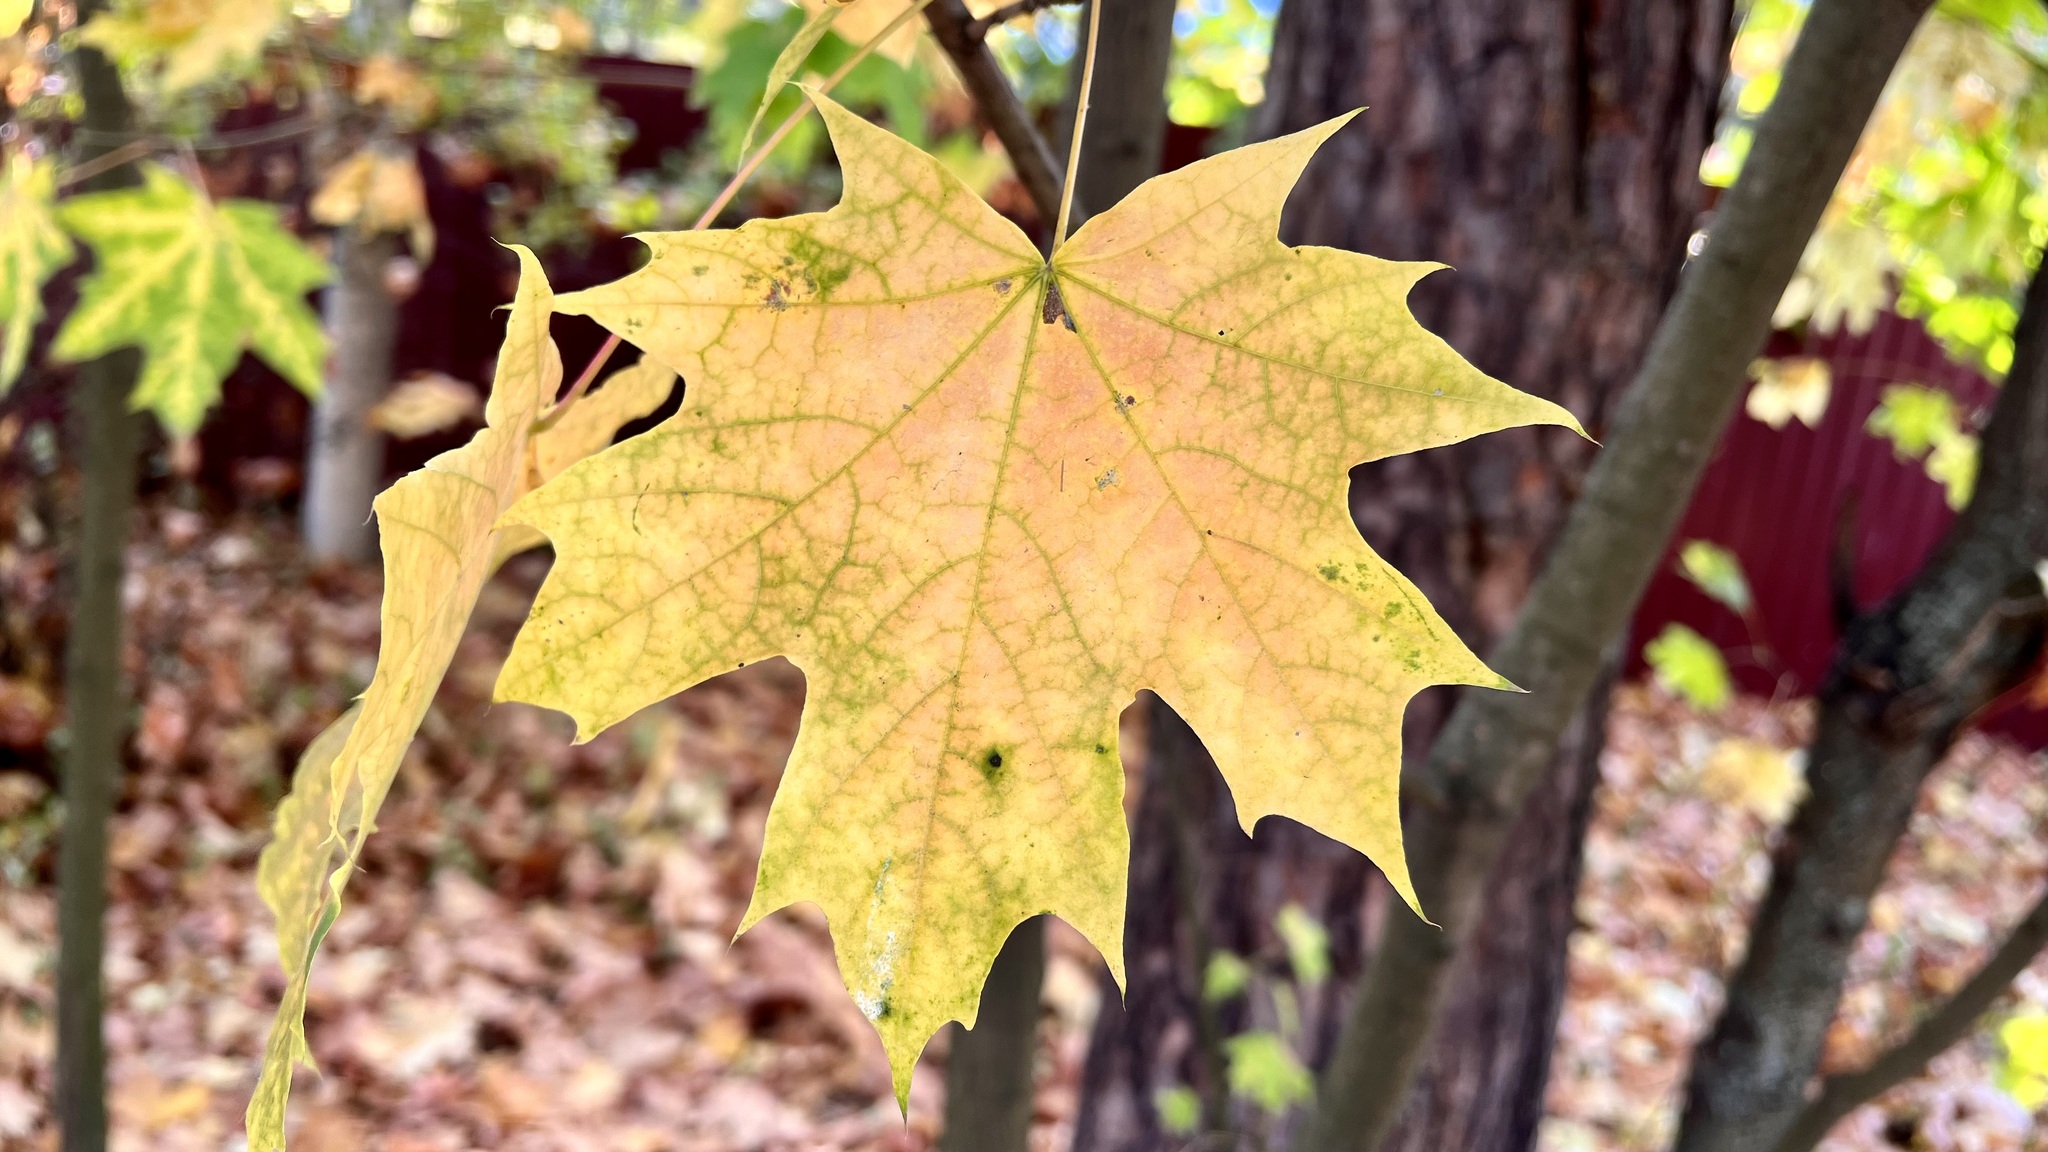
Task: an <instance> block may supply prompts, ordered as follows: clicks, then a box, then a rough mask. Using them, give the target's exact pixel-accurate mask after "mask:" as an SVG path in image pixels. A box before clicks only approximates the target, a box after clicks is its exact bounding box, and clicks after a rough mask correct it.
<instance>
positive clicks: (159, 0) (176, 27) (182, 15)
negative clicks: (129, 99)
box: [79, 0, 290, 93]
mask: <svg viewBox="0 0 2048 1152" xmlns="http://www.w3.org/2000/svg"><path fill="white" fill-rule="evenodd" d="M289 11H290V5H289V4H288V3H287V2H286V0H175V2H172V0H120V2H119V3H116V4H115V5H114V6H113V8H112V9H110V10H108V11H104V12H101V13H100V14H99V15H97V16H95V17H93V18H92V19H91V20H88V21H86V23H85V26H84V27H83V28H81V29H79V38H80V39H82V40H83V41H85V42H86V43H87V44H91V45H93V46H94V47H96V48H99V49H100V50H101V51H103V52H105V53H106V54H107V55H109V56H111V57H113V58H114V59H115V60H117V61H119V62H120V63H121V64H122V66H123V67H127V68H135V69H140V70H143V71H145V72H148V73H150V74H151V75H152V76H153V78H154V81H155V85H156V87H157V88H158V89H159V90H160V91H162V92H164V93H172V92H178V91H181V90H183V89H186V88H190V87H191V86H192V85H194V84H198V83H200V82H201V81H205V80H215V79H220V78H223V77H228V76H232V75H233V74H235V73H236V72H238V71H240V70H242V69H244V68H246V67H248V66H249V65H251V64H253V63H255V62H256V60H257V59H258V57H259V55H260V54H261V52H262V50H263V43H264V41H266V40H268V39H269V38H270V34H271V33H272V32H273V31H275V30H276V29H277V27H278V25H279V24H280V23H282V22H283V20H284V18H285V16H286V15H287V14H288V13H289Z"/></svg>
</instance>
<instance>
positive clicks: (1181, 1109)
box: [1152, 1084, 1202, 1137]
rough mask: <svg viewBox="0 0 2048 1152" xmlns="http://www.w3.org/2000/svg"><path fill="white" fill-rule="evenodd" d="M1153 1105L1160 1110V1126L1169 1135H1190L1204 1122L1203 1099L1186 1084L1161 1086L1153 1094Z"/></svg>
mask: <svg viewBox="0 0 2048 1152" xmlns="http://www.w3.org/2000/svg"><path fill="white" fill-rule="evenodd" d="M1152 1107H1153V1108H1155V1109H1157V1110H1158V1112H1159V1126H1160V1127H1161V1128H1164V1129H1166V1133H1167V1135H1169V1136H1180V1137H1188V1136H1193V1135H1194V1134H1195V1130H1196V1129H1197V1128H1199V1127H1201V1124H1202V1101H1201V1099H1200V1098H1199V1097H1197V1096H1196V1095H1195V1090H1194V1089H1192V1088H1190V1087H1188V1086H1187V1085H1185V1084H1175V1085H1173V1086H1172V1087H1170V1088H1161V1089H1160V1090H1159V1091H1157V1092H1154V1093H1153V1094H1152Z"/></svg>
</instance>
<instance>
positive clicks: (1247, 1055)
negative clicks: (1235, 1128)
mask: <svg viewBox="0 0 2048 1152" xmlns="http://www.w3.org/2000/svg"><path fill="white" fill-rule="evenodd" d="M1223 1054H1224V1056H1225V1057H1226V1058H1227V1059H1228V1061H1229V1070H1228V1078H1229V1080H1230V1091H1231V1094H1232V1095H1234V1096H1242V1097H1244V1098H1245V1099H1247V1100H1250V1101H1251V1102H1252V1103H1254V1104H1257V1105H1258V1106H1259V1107H1261V1108H1263V1109H1265V1110H1266V1111H1268V1112H1279V1111H1282V1110H1284V1109H1286V1108H1287V1107H1288V1106H1290V1105H1293V1104H1299V1103H1301V1102H1302V1101H1304V1100H1307V1099H1308V1098H1309V1097H1311V1096H1313V1095H1315V1090H1316V1085H1315V1080H1314V1078H1313V1077H1311V1076H1310V1075H1309V1073H1308V1069H1306V1068H1304V1067H1302V1066H1301V1061H1300V1060H1298V1059H1296V1058H1295V1055H1294V1051H1293V1050H1292V1049H1290V1048H1288V1047H1287V1042H1286V1041H1285V1040H1282V1039H1281V1038H1280V1037H1279V1036H1278V1035H1276V1034H1274V1033H1272V1032H1246V1033H1244V1034H1243V1035H1241V1036H1232V1037H1231V1038H1230V1039H1228V1040H1225V1041H1224V1042H1223Z"/></svg>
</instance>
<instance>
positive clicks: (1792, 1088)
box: [1677, 275, 2048, 1152]
mask: <svg viewBox="0 0 2048 1152" xmlns="http://www.w3.org/2000/svg"><path fill="white" fill-rule="evenodd" d="M1981 451H1982V460H1983V465H1982V467H1983V471H1982V472H1981V474H1980V475H1979V478H1978V485H1977V491H1976V495H1975V497H1974V498H1973V499H1972V500H1971V501H1970V506H1969V507H1968V508H1966V509H1964V510H1963V514H1962V515H1961V516H1960V517H1958V518H1957V519H1956V522H1955V524H1954V525H1953V526H1952V527H1951V528H1950V529H1949V532H1948V535H1947V536H1946V537H1944V538H1943V540H1942V543H1941V546H1940V547H1939V548H1938V549H1937V551H1936V552H1935V554H1934V556H1933V558H1932V559H1930V560H1929V561H1928V562H1927V565H1926V567H1924V568H1922V569H1921V571H1920V574H1919V575H1918V576H1916V577H1915V578H1914V580H1913V582H1912V583H1911V584H1910V585H1908V586H1907V587H1906V588H1905V589H1904V590H1903V591H1901V592H1900V593H1899V594H1898V595H1896V596H1894V597H1893V598H1892V599H1891V601H1890V602H1888V603H1886V604H1885V605H1883V606H1882V607H1880V608H1878V609H1877V610H1875V611H1873V612H1870V613H1867V614H1865V615H1864V616H1862V617H1860V618H1858V619H1857V620H1856V621H1855V622H1854V623H1852V624H1851V625H1850V626H1849V628H1848V630H1847V632H1846V634H1845V635H1844V636H1843V637H1842V642H1841V644H1840V646H1839V647H1838V648H1837V649H1836V653H1835V661H1834V666H1833V667H1832V668H1831V669H1830V670H1829V672H1828V676H1827V679H1826V680H1825V681H1824V682H1823V683H1822V685H1821V690H1820V720H1819V722H1818V724H1817V726H1816V729H1815V733H1814V740H1813V747H1812V750H1811V755H1810V756H1809V757H1808V763H1809V764H1810V765H1811V767H1810V768H1809V769H1808V771H1807V783H1808V786H1809V788H1810V791H1809V793H1808V796H1807V798H1806V801H1805V802H1804V803H1803V804H1801V805H1800V808H1799V811H1798V813H1797V814H1795V815H1794V817H1793V819H1792V823H1791V825H1790V826H1789V827H1788V828H1787V829H1786V832H1785V838H1784V840H1783V842H1782V843H1781V844H1780V846H1779V849H1778V852H1777V859H1776V867H1775V868H1774V870H1773V872H1772V875H1771V886H1770V889H1769V890H1768V892H1767V893H1766V894H1765V896H1764V902H1763V904H1762V906H1761V907H1760V908H1759V909H1758V910H1757V915H1756V918H1755V920H1754V922H1753V924H1752V927H1751V935H1750V944H1749V953H1748V955H1747V956H1746V957H1745V958H1744V960H1743V963H1742V966H1741V968H1740V969H1739V970H1738V971H1737V972H1736V975H1735V979H1734V982H1733V983H1732V984H1731V985H1730V986H1729V989H1728V1002H1727V1006H1726V1007H1725V1008H1724V1009H1723V1010H1722V1014H1721V1019H1720V1021H1719V1022H1718V1023H1717V1024H1716V1025H1715V1027H1714V1031H1713V1034H1712V1035H1711V1036H1710V1037H1709V1038H1708V1040H1707V1042H1706V1043H1705V1044H1704V1045H1702V1046H1701V1048H1700V1050H1699V1054H1698V1057H1697V1058H1696V1060H1695V1062H1694V1065H1693V1072H1692V1082H1691V1085H1690V1088H1689V1091H1688V1094H1687V1101H1686V1110H1685V1116H1684V1120H1683V1122H1682V1124H1681V1126H1680V1129H1679V1138H1678V1143H1677V1148H1678V1150H1679V1152H1751V1150H1753V1149H1759V1148H1763V1149H1769V1148H1774V1147H1776V1146H1778V1144H1779V1142H1780V1141H1781V1140H1783V1139H1784V1138H1785V1137H1786V1135H1787V1133H1788V1132H1790V1131H1791V1130H1792V1129H1793V1127H1794V1126H1795V1124H1796V1123H1797V1122H1798V1121H1799V1119H1800V1116H1801V1114H1802V1113H1804V1112H1805V1111H1806V1110H1807V1088H1808V1086H1809V1084H1810V1083H1811V1081H1812V1078H1813V1076H1814V1074H1815V1072H1816V1071H1817V1069H1818V1067H1819V1064H1820V1054H1821V1047H1822V1044H1823V1042H1824V1041H1825V1039H1826V1036H1827V1029H1828V1024H1829V1022H1830V1021H1831V1020H1832V1019H1833V1018H1834V1014H1835V1005H1836V1003H1837V1002H1838V1001H1839V1000H1840V998H1841V991H1842V977H1843V973H1844V972H1845V971H1846V969H1847V966H1848V962H1849V953H1850V951H1851V950H1852V949H1853V948H1854V947H1855V944H1856V938H1857V936H1858V934H1859V933H1860V932H1861V931H1862V930H1863V924H1864V920H1865V918H1866V914H1867V912H1868V910H1869V907H1870V898H1871V896H1872V895H1873V894H1874V893H1875V892H1876V890H1877V886H1878V882H1879V881H1880V880H1882V879H1883V877H1884V868H1885V863H1886V861H1887V860H1889V859H1890V857H1891V854H1892V850H1893V848H1894V847H1895V846H1896V845H1897V843H1898V839H1899V837H1900V836H1901V835H1903V834H1904V832H1905V830H1906V824H1907V821H1908V820H1909V819H1910V818H1911V816H1912V814H1913V804H1914V801H1915V799H1916V798H1917V797H1918V796H1919V793H1920V785H1921V782H1922V781H1924V780H1925V779H1926V777H1927V773H1928V772H1929V771H1931V770H1932V769H1933V767H1934V765H1935V764H1936V763H1938V762H1939V761H1940V759H1941V757H1942V755H1943V753H1945V752H1946V751H1947V750H1948V747H1949V745H1950V744H1951V743H1952V742H1953V741H1954V739H1955V735H1956V732H1957V730H1958V729H1959V728H1960V727H1961V726H1962V725H1963V724H1964V723H1965V722H1966V721H1967V720H1968V719H1969V718H1970V716H1971V715H1972V714H1973V713H1975V712H1977V711H1978V710H1979V709H1981V708H1983V707H1984V706H1985V705H1986V704H1988V703H1990V702H1991V701H1992V700H1993V699H1995V698H1997V696H1998V695H1999V694H2000V693H2002V692H2004V691H2005V690H2007V689H2008V688H2010V687H2012V686H2013V685H2015V684H2017V683H2018V682H2019V681H2020V680H2021V678H2022V677H2024V676H2025V675H2026V673H2027V672H2028V671H2029V670H2030V669H2031V668H2032V667H2033V665H2034V662H2035V661H2036V660H2037V659H2038V658H2039V656H2040V652H2041V647H2042V643H2043V638H2044V634H2048V598H2044V596H2043V594H2042V585H2041V577H2040V575H2039V574H2038V573H2037V571H2036V569H2035V567H2034V566H2035V564H2037V563H2038V562H2039V561H2040V559H2041V557H2043V556H2048V276H2043V275H2037V276H2036V277H2035V278H2034V282H2033V284H2032V286H2031V287H2029V289H2028V290H2027V303H2026V308H2025V310H2024V311H2023V312H2022V314H2021V317H2020V328H2019V332H2018V338H2017V341H2016V348H2015V355H2014V357H2013V372H2012V374H2011V375H2010V376H2009V377H2007V379H2006V382H2005V386H2004V388H2003V389H2002V390H2001V391H2000V394H1999V397H1998V401H1997V403H1996V405H1995V406H1994V407H1993V408H1992V413H1991V422H1990V424H1989V425H1988V426H1987V427H1986V428H1985V430H1984V436H1983V441H1982V447H1981ZM1805 1142H1806V1143H1807V1144H1810V1143H1811V1139H1807V1140H1806V1141H1805Z"/></svg>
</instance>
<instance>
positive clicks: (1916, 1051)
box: [1777, 893, 2048, 1152]
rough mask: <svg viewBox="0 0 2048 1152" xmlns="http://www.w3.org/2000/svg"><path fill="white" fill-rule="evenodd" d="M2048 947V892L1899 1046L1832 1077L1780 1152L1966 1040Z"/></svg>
mask: <svg viewBox="0 0 2048 1152" xmlns="http://www.w3.org/2000/svg"><path fill="white" fill-rule="evenodd" d="M2043 947H2048V893H2044V894H2043V895H2042V897H2041V898H2040V900H2038V901H2036V902H2035V904H2034V906H2033V908H2031V909H2029V910H2028V912H2027V915H2026V917H2025V918H2024V919H2022V920H2021V921H2020V922H2019V923H2018V924H2016V925H2014V926H2013V930H2012V933H2011V935H2009V936H2007V937H2006V938H2005V943H2003V944H2001V945H1999V946H1998V951H1997V952H1995V953H1993V954H1992V956H1991V959H1990V960H1988V961H1986V962H1985V964H1984V967H1982V968H1979V969H1978V970H1977V974H1976V975H1975V976H1972V977H1970V979H1969V982H1968V983H1966V984H1964V985H1963V986H1962V988H1961V989H1959V990H1958V991H1957V992H1956V994H1955V995H1953V996H1951V997H1949V998H1948V1000H1947V1001H1946V1002H1945V1003H1943V1004H1942V1005H1941V1007H1939V1008H1936V1009H1935V1010H1934V1011H1933V1012H1931V1013H1929V1014H1928V1015H1927V1017H1926V1018H1925V1019H1923V1020H1921V1021H1920V1026H1919V1027H1917V1028H1915V1029H1913V1034H1912V1035H1910V1036H1908V1037H1906V1038H1905V1039H1904V1040H1902V1041H1900V1042H1899V1044H1898V1046H1897V1047H1895V1048H1893V1049H1891V1050H1890V1051H1888V1052H1886V1053H1885V1054H1884V1055H1882V1056H1879V1057H1878V1058H1877V1059H1876V1060H1873V1061H1871V1063H1870V1067H1868V1068H1865V1069H1863V1070H1862V1071H1860V1072H1850V1073H1846V1074H1844V1075H1840V1076H1830V1077H1828V1078H1827V1079H1826V1080H1825V1081H1823V1082H1822V1085H1821V1092H1820V1095H1819V1096H1818V1097H1816V1098H1815V1099H1814V1101H1813V1102H1812V1103H1811V1104H1808V1105H1807V1106H1806V1111H1804V1112H1802V1113H1800V1115H1799V1119H1798V1120H1797V1121H1795V1122H1794V1123H1793V1125H1792V1128H1791V1131H1789V1132H1787V1133H1786V1135H1785V1139H1784V1140H1782V1141H1780V1142H1779V1144H1778V1149H1777V1152H1807V1150H1808V1149H1810V1148H1812V1147H1813V1146H1814V1145H1816V1144H1818V1143H1820V1142H1821V1140H1822V1138H1824V1137H1825V1136H1827V1134H1828V1130H1829V1129H1830V1128H1833V1127H1834V1126H1835V1122H1836V1121H1838V1120H1840V1119H1841V1118H1842V1117H1844V1116H1847V1115H1848V1114H1849V1113H1851V1112H1853V1111H1855V1110H1856V1108H1857V1107H1858V1106H1859V1105H1861V1104H1863V1103H1865V1102H1866V1101H1869V1100H1872V1099H1875V1098H1876V1097H1877V1096H1879V1095H1881V1094H1883V1093H1884V1092H1886V1091H1888V1090H1889V1089H1891V1088H1892V1087H1893V1086H1894V1085H1896V1084H1898V1083H1899V1082H1901V1081H1903V1080H1906V1079H1907V1078H1909V1077H1911V1076H1913V1075H1915V1074H1917V1073H1918V1072H1919V1071H1920V1070H1921V1069H1922V1068H1924V1067H1926V1065H1927V1062H1928V1061H1929V1060H1932V1059H1934V1058H1935V1057H1936V1056H1939V1055H1941V1054H1942V1053H1943V1052H1945V1051H1947V1050H1948V1049H1949V1048H1950V1047H1951V1046H1952V1045H1954V1044H1955V1042H1956V1041H1958V1040H1961V1039H1962V1038H1963V1037H1964V1036H1967V1035H1968V1034H1969V1032H1970V1029H1971V1028H1972V1027H1973V1026H1974V1025H1975V1024H1976V1023H1977V1020H1978V1018H1979V1017H1981V1016H1983V1015H1984V1013H1985V1012H1986V1011H1987V1010H1989V1009H1990V1007H1991V1005H1992V1004H1993V1003H1994V1002H1996V1001H1997V999H1998V997H1999V994H2000V993H2002V992H2004V991H2005V990H2006V988H2007V987H2009V986H2010V985H2011V984H2012V982H2013V979H2014V978H2015V977H2017V976H2018V975H2019V974H2020V973H2021V972H2023V971H2025V970H2026V968H2027V965H2029V964H2031V963H2033V960H2034V957H2035V956H2036V955H2038V954H2039V953H2040V951H2041V949H2042V948H2043Z"/></svg>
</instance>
